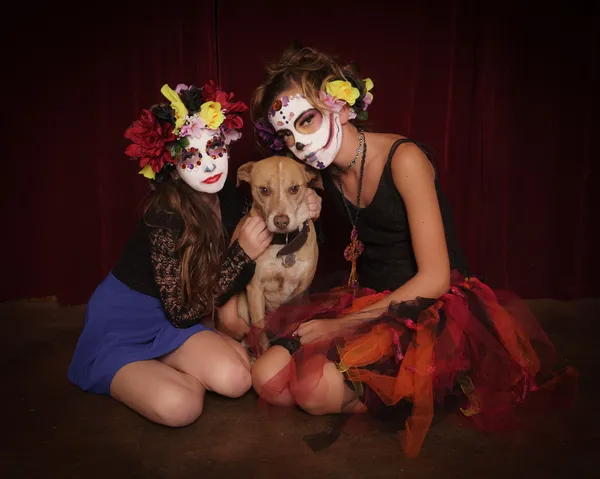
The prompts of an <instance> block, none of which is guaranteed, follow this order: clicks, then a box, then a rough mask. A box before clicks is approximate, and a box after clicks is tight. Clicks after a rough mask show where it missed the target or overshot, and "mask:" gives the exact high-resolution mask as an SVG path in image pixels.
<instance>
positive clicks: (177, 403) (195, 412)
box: [153, 386, 204, 427]
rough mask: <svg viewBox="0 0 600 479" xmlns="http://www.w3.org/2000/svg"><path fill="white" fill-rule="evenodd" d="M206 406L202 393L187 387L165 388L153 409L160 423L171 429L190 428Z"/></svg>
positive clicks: (155, 401)
mask: <svg viewBox="0 0 600 479" xmlns="http://www.w3.org/2000/svg"><path fill="white" fill-rule="evenodd" d="M203 405H204V399H203V394H202V392H201V391H194V390H192V389H188V388H185V387H181V386H177V387H168V388H164V389H163V390H162V391H161V393H160V394H158V395H157V396H156V397H155V400H154V404H153V409H154V415H155V416H156V417H157V420H158V422H160V423H161V424H164V425H165V426H170V427H183V426H189V425H190V424H192V423H194V422H195V421H196V420H197V419H198V418H199V417H200V415H201V414H202V408H203Z"/></svg>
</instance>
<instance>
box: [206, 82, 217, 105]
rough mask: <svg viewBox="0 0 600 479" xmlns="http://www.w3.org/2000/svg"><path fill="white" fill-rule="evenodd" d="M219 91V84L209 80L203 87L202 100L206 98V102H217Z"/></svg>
mask: <svg viewBox="0 0 600 479" xmlns="http://www.w3.org/2000/svg"><path fill="white" fill-rule="evenodd" d="M218 90H219V87H218V86H217V84H216V83H215V81H214V80H209V81H208V82H207V83H206V84H205V85H204V86H203V87H202V98H204V99H205V100H206V101H217V100H215V99H214V96H215V93H216V92H217V91H218Z"/></svg>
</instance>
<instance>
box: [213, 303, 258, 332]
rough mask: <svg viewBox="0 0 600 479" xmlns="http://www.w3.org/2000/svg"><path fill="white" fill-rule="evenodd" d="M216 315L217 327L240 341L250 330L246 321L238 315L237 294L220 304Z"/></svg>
mask: <svg viewBox="0 0 600 479" xmlns="http://www.w3.org/2000/svg"><path fill="white" fill-rule="evenodd" d="M218 315H219V316H218V322H217V325H218V327H217V329H218V330H219V331H221V332H222V333H224V334H226V335H227V336H230V337H232V338H234V339H237V340H238V341H241V340H242V339H243V338H244V336H246V334H248V331H250V326H249V324H248V322H247V321H245V320H244V319H243V318H241V317H240V316H239V315H238V297H237V296H233V297H232V298H231V299H230V300H229V301H227V302H226V303H225V304H224V305H223V306H221V308H219V312H218Z"/></svg>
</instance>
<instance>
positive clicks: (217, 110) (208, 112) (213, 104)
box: [198, 101, 225, 130]
mask: <svg viewBox="0 0 600 479" xmlns="http://www.w3.org/2000/svg"><path fill="white" fill-rule="evenodd" d="M198 116H199V117H200V118H202V119H203V120H204V121H205V122H206V126H207V127H208V128H209V129H211V130H216V129H217V128H219V127H220V126H221V123H223V121H224V120H225V115H223V112H222V111H221V104H220V103H219V102H218V101H207V102H205V103H202V106H201V107H200V113H198Z"/></svg>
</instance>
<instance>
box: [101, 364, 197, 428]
mask: <svg viewBox="0 0 600 479" xmlns="http://www.w3.org/2000/svg"><path fill="white" fill-rule="evenodd" d="M204 392H205V391H204V388H203V387H202V385H201V384H200V382H198V380H197V379H196V378H194V377H192V376H190V375H189V374H185V373H182V372H179V371H176V370H175V369H173V368H170V367H169V366H166V365H165V364H163V363H161V362H160V361H156V360H151V361H136V362H133V363H129V364H127V365H125V366H123V367H122V368H121V369H119V371H118V372H117V374H116V375H115V377H114V378H113V381H112V383H111V385H110V394H111V396H112V397H113V398H115V399H117V400H118V401H121V402H122V403H124V404H125V405H127V406H128V407H130V408H131V409H133V410H134V411H137V412H138V413H139V414H141V415H142V416H144V417H146V418H148V419H150V420H151V421H154V422H156V423H159V424H164V425H165V426H172V427H181V426H187V425H189V424H191V423H193V422H194V421H195V420H196V419H198V417H199V416H200V414H201V413H202V406H203V403H204Z"/></svg>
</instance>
